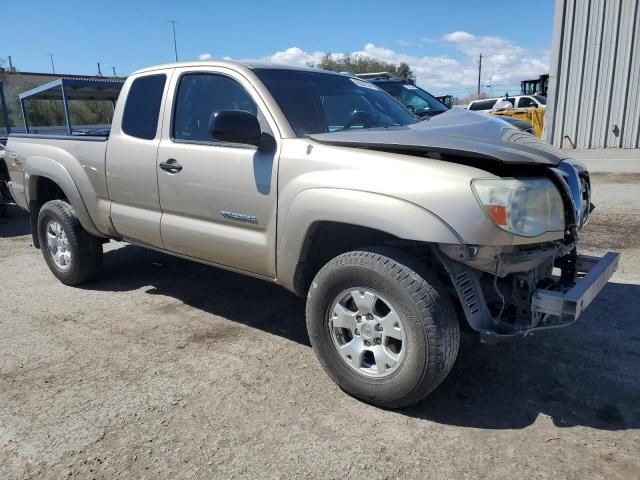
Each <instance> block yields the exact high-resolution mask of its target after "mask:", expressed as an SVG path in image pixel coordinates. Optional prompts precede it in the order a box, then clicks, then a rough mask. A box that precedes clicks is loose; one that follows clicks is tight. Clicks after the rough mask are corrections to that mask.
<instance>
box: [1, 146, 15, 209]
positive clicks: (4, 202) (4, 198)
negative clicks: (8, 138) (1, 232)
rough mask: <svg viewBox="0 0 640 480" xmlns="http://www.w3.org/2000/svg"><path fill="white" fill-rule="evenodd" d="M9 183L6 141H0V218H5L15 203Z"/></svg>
mask: <svg viewBox="0 0 640 480" xmlns="http://www.w3.org/2000/svg"><path fill="white" fill-rule="evenodd" d="M8 182H9V171H8V169H7V164H6V163H5V147H4V140H3V139H0V217H4V216H5V215H6V214H7V206H9V205H11V204H12V203H13V198H12V197H11V193H10V191H9V185H8Z"/></svg>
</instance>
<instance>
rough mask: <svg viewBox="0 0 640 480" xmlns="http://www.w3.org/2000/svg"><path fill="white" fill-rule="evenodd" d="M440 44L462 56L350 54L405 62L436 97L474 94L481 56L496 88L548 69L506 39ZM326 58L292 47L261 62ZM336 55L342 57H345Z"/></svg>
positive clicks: (459, 37)
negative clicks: (449, 47)
mask: <svg viewBox="0 0 640 480" xmlns="http://www.w3.org/2000/svg"><path fill="white" fill-rule="evenodd" d="M426 40H428V42H427V41H426ZM423 42H424V43H425V44H428V43H434V42H435V40H434V39H424V40H423ZM438 43H441V44H444V45H448V46H451V47H453V48H454V49H455V50H456V51H457V52H459V53H458V55H455V56H452V55H439V56H429V55H425V56H416V55H410V54H406V53H402V52H400V51H396V50H392V49H389V48H385V47H380V46H377V45H375V44H374V43H367V44H366V45H365V46H364V47H363V48H362V49H361V50H358V51H356V52H351V53H353V54H354V55H365V56H368V57H373V58H377V59H379V60H384V61H386V62H391V63H396V64H397V63H400V62H406V63H408V64H409V65H410V66H411V68H412V69H413V70H414V71H415V72H416V75H417V77H418V84H419V85H421V86H423V87H425V88H427V89H428V90H431V91H433V92H434V93H437V94H442V93H447V92H453V93H458V94H464V92H463V91H462V90H464V89H467V90H468V91H469V92H471V91H472V90H473V89H474V88H475V86H476V84H477V79H478V65H477V59H478V56H479V55H480V53H482V54H483V60H482V64H483V72H484V73H483V75H482V77H483V78H482V83H483V85H485V84H487V83H488V82H489V76H490V75H491V74H492V73H493V75H492V79H491V80H492V81H493V84H494V85H505V84H516V85H519V84H520V80H524V79H525V78H536V77H537V76H538V75H540V74H541V73H546V72H547V71H548V69H549V66H548V61H549V60H548V52H546V51H545V52H533V51H530V50H528V49H526V48H523V47H521V46H519V45H517V44H515V43H514V42H512V41H511V40H509V39H507V38H503V37H497V36H477V35H473V34H471V33H469V32H463V31H456V32H451V33H448V34H446V35H444V36H443V37H442V38H441V39H439V40H438ZM399 45H400V44H399ZM400 47H403V45H400ZM427 48H428V47H427ZM323 55H324V52H319V51H315V52H307V51H305V50H303V49H301V48H299V47H291V48H287V49H286V50H283V51H278V52H275V53H274V54H272V55H268V56H266V57H264V58H262V60H264V61H270V62H274V63H279V64H287V65H297V66H305V65H310V64H317V63H318V62H319V61H320V60H321V58H322V56H323ZM333 55H334V56H341V55H344V53H334V54H333ZM497 88H499V87H497ZM494 93H496V92H495V89H494ZM500 93H502V92H500Z"/></svg>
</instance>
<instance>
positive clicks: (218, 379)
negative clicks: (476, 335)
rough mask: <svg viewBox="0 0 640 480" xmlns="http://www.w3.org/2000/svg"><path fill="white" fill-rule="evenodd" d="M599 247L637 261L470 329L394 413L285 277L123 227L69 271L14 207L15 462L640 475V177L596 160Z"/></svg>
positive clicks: (592, 241)
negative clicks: (575, 319) (354, 384)
mask: <svg viewBox="0 0 640 480" xmlns="http://www.w3.org/2000/svg"><path fill="white" fill-rule="evenodd" d="M595 181H596V184H595V185H594V196H595V201H596V203H600V208H598V210H596V212H594V216H593V218H592V223H591V225H590V226H589V227H588V233H587V234H586V235H585V238H584V241H583V242H584V248H585V249H586V251H589V252H593V253H600V252H602V251H604V250H605V249H607V248H611V247H613V248H616V249H619V251H621V252H622V253H623V258H622V263H621V268H620V271H619V272H618V273H617V274H616V276H615V277H614V279H613V282H611V283H610V284H609V285H608V286H607V287H606V288H605V290H604V291H603V293H602V294H601V295H600V296H599V297H598V299H597V300H596V301H595V302H594V303H593V304H592V306H591V307H590V308H589V310H588V311H587V313H586V314H585V315H584V317H583V318H582V319H581V320H580V322H579V324H577V325H575V326H573V327H572V328H567V329H562V330H557V331H552V332H547V333H544V334H537V335H532V336H529V337H527V338H526V339H521V340H517V341H513V342H509V343H502V344H498V345H495V346H488V345H481V344H477V343H475V342H472V341H471V340H470V339H465V342H464V346H463V348H462V351H461V354H460V357H459V359H458V361H457V363H456V365H455V367H454V369H453V371H452V372H451V375H450V376H449V378H448V379H447V380H446V381H445V383H444V384H443V385H442V386H441V387H440V388H439V389H438V390H437V391H436V392H434V393H433V394H432V395H431V396H430V397H429V398H427V399H426V400H425V401H423V402H422V403H421V404H419V405H417V406H415V407H412V408H409V409H405V410H401V411H384V410H381V409H378V408H374V407H371V406H368V405H365V404H363V403H360V402H358V401H357V400H354V399H352V398H350V397H348V396H347V395H345V394H344V393H342V392H341V391H340V390H339V389H338V388H337V387H336V386H335V385H334V384H333V383H332V382H331V380H330V379H329V378H328V377H327V376H326V375H325V374H324V372H323V371H322V370H321V368H320V367H319V365H318V363H317V361H316V359H315V357H314V354H313V352H312V350H311V348H310V347H309V341H308V338H307V336H306V332H305V327H304V303H303V301H302V300H300V299H298V298H296V297H294V296H292V295H291V294H289V293H287V292H286V291H285V290H283V289H280V288H279V287H276V286H273V285H270V284H267V283H263V282H260V281H258V280H254V279H251V278H245V277H241V276H238V275H235V274H232V273H228V272H224V271H220V270H216V269H213V268H208V267H204V266H201V265H198V264H194V263H189V262H186V261H182V260H179V259H176V258H172V257H169V256H166V255H162V254H159V253H155V252H151V251H145V250H142V249H140V248H137V247H133V246H130V245H126V244H123V243H115V242H113V243H111V244H110V245H108V247H107V253H106V255H105V268H104V273H103V275H102V276H101V277H100V278H99V280H97V281H95V282H93V283H91V284H90V285H88V286H86V287H84V288H70V287H65V286H63V285H62V284H60V283H58V282H57V281H56V280H55V279H54V277H53V276H52V275H51V274H50V273H49V271H48V270H47V267H46V265H45V263H44V261H43V259H42V257H41V254H40V252H39V251H37V250H35V249H33V248H32V247H31V242H30V237H29V227H28V223H27V219H26V216H25V215H24V214H22V213H20V212H19V211H17V210H15V209H14V210H12V212H11V216H10V218H8V219H2V220H0V328H1V332H2V333H1V335H0V479H22V478H47V479H48V478H53V479H66V478H108V479H111V478H127V479H128V478H154V479H162V478H213V477H217V478H261V479H262V478H313V479H317V478H367V479H377V478H421V479H422V478H426V477H433V478H551V479H556V478H575V479H582V478H590V479H595V478H606V479H623V478H624V479H626V478H629V479H630V478H639V477H640V455H639V453H638V452H640V433H639V432H640V327H639V320H640V313H639V309H638V298H639V294H640V240H639V238H640V185H639V184H638V176H629V177H628V178H622V177H611V176H608V175H600V176H598V175H596V178H595Z"/></svg>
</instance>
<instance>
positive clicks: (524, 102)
mask: <svg viewBox="0 0 640 480" xmlns="http://www.w3.org/2000/svg"><path fill="white" fill-rule="evenodd" d="M537 106H538V104H537V103H536V102H535V100H534V99H533V98H531V97H520V100H518V108H530V107H537Z"/></svg>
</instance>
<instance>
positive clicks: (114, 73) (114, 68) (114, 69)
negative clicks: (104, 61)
mask: <svg viewBox="0 0 640 480" xmlns="http://www.w3.org/2000/svg"><path fill="white" fill-rule="evenodd" d="M111 68H112V69H113V76H114V77H117V76H118V75H116V67H111Z"/></svg>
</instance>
